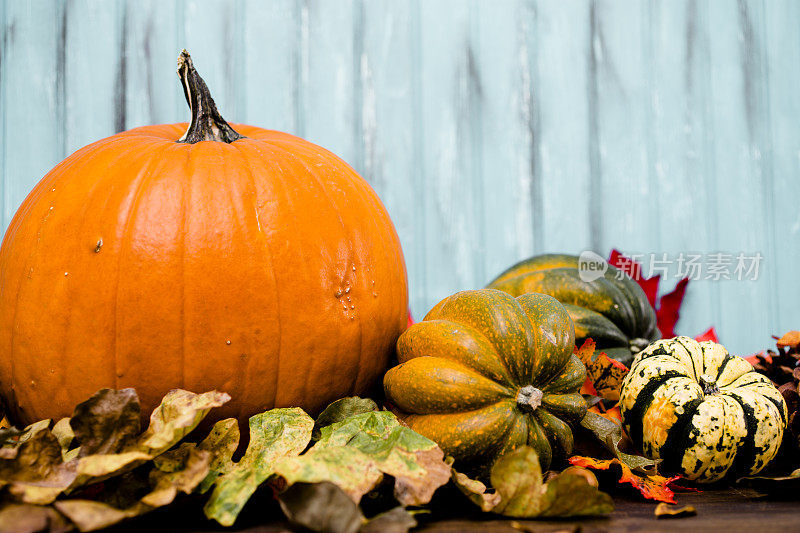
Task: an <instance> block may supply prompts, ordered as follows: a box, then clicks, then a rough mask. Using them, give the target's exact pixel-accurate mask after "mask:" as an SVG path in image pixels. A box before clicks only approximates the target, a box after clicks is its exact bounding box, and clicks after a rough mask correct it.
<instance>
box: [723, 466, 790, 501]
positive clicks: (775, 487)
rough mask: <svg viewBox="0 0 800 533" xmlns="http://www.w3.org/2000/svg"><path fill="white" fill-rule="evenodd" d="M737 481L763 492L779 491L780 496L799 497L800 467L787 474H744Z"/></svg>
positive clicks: (772, 492) (773, 492)
mask: <svg viewBox="0 0 800 533" xmlns="http://www.w3.org/2000/svg"><path fill="white" fill-rule="evenodd" d="M737 483H741V484H744V485H747V486H749V487H752V488H753V489H755V490H757V491H758V492H763V493H765V494H775V493H780V494H781V496H795V497H798V498H800V468H798V469H797V470H795V471H794V472H792V473H791V474H789V475H788V476H746V477H742V478H739V479H738V480H737Z"/></svg>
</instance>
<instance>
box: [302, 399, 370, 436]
mask: <svg viewBox="0 0 800 533" xmlns="http://www.w3.org/2000/svg"><path fill="white" fill-rule="evenodd" d="M377 410H378V404H376V403H375V402H374V401H372V400H370V399H369V398H359V397H358V396H352V397H349V398H342V399H340V400H336V401H335V402H333V403H332V404H330V405H329V406H328V407H326V408H325V409H324V410H323V411H322V413H320V415H319V416H318V417H317V421H316V422H315V423H314V431H313V433H312V434H311V438H312V439H314V440H319V439H320V437H321V436H322V434H321V430H322V428H324V427H325V426H330V425H331V424H335V423H337V422H342V421H344V420H346V419H348V418H350V417H351V416H353V415H358V414H361V413H369V412H371V411H377Z"/></svg>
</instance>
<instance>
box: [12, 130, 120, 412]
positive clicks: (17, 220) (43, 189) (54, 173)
mask: <svg viewBox="0 0 800 533" xmlns="http://www.w3.org/2000/svg"><path fill="white" fill-rule="evenodd" d="M111 139H113V137H111V138H108V139H103V140H100V141H96V142H94V143H92V144H90V145H88V146H85V147H83V148H81V149H79V150H77V151H76V152H75V154H77V153H78V152H82V153H81V154H80V155H77V156H76V157H75V159H73V160H69V159H68V160H65V161H62V162H61V163H59V164H58V165H56V167H54V168H53V169H52V170H50V172H48V173H47V175H46V176H45V178H44V179H43V180H42V181H41V182H40V183H39V184H37V185H36V187H34V189H33V191H31V193H30V194H29V195H28V196H27V197H26V198H25V199H24V200H23V202H22V205H21V206H20V208H19V210H18V211H17V212H16V213H15V214H14V217H13V218H12V220H11V223H10V224H9V228H8V230H7V231H6V234H5V236H4V238H3V244H4V245H6V246H7V245H10V243H11V242H13V241H14V239H15V238H16V236H17V231H18V229H19V228H20V226H21V225H22V223H23V221H24V220H25V219H26V218H27V215H28V214H29V213H30V211H31V210H32V209H33V208H34V207H36V206H37V205H38V201H39V200H40V199H41V197H42V196H43V195H44V194H45V193H47V191H49V190H51V189H52V185H53V183H54V182H55V181H56V179H57V178H58V177H59V173H60V172H61V171H66V170H69V169H72V168H73V167H75V166H77V165H79V164H84V165H85V164H87V161H86V159H87V158H88V156H92V155H94V154H95V153H96V152H97V151H99V150H100V149H101V148H103V147H105V146H106V145H107V144H111ZM46 220H47V217H46V216H45V218H43V219H42V220H41V222H40V224H39V225H38V230H37V233H41V231H42V229H43V228H44V223H45V221H46ZM37 252H38V246H36V247H31V250H30V252H29V254H28V257H27V259H26V261H25V263H26V265H29V264H30V263H31V262H32V259H33V257H34V256H35V255H36V253H37ZM4 263H5V261H4ZM3 266H4V267H5V265H3ZM3 270H5V268H4V269H3ZM26 270H27V267H26ZM7 275H8V274H4V275H3V277H4V278H5V276H7ZM24 281H25V274H24V273H20V276H19V281H18V282H17V286H16V291H15V293H14V294H16V297H15V301H14V307H13V312H12V313H11V324H12V326H11V328H10V335H9V351H8V352H7V353H9V354H11V353H13V348H14V341H15V337H16V332H17V330H18V327H17V314H18V310H19V302H20V296H21V294H20V293H21V291H22V284H23V283H24ZM3 289H5V283H3ZM2 359H6V358H2ZM7 359H8V361H9V365H8V370H9V372H8V383H9V387H10V389H11V390H12V394H11V395H10V396H13V397H17V390H18V388H17V383H16V379H15V375H16V373H15V370H16V369H15V364H14V357H8V358H7ZM3 396H5V394H4V395H3ZM4 400H5V403H6V404H8V405H7V406H8V407H13V406H14V405H15V404H17V402H16V401H12V398H10V397H9V398H5V399H4ZM14 411H15V409H12V410H11V411H9V412H8V414H9V415H10V416H11V418H16V417H18V416H19V413H18V412H14ZM12 421H14V420H12Z"/></svg>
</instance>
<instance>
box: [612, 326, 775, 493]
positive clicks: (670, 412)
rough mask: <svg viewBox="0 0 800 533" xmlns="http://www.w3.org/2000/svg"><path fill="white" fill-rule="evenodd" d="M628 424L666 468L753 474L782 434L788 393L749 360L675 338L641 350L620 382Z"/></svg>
mask: <svg viewBox="0 0 800 533" xmlns="http://www.w3.org/2000/svg"><path fill="white" fill-rule="evenodd" d="M620 409H621V412H622V420H623V423H624V424H625V429H626V430H627V432H628V434H629V435H630V437H631V439H632V440H633V442H634V443H635V444H636V445H637V446H639V447H640V449H641V450H642V451H643V452H644V454H645V455H646V456H648V457H650V458H653V459H662V463H661V465H660V467H659V468H660V470H662V471H663V472H665V473H678V474H681V475H682V476H684V477H686V478H687V479H691V480H695V481H698V482H701V483H711V482H714V481H718V480H720V479H722V478H723V477H725V476H726V475H728V474H731V475H733V476H745V475H752V474H755V473H757V472H759V471H760V470H761V469H762V468H764V467H765V466H766V465H767V463H769V462H770V461H771V460H772V458H773V457H775V454H776V453H778V448H779V447H780V445H781V439H782V438H783V430H784V427H785V426H786V418H787V410H786V404H785V402H784V401H783V396H781V394H780V392H778V390H777V389H776V388H775V386H774V385H773V384H772V382H771V381H770V380H769V379H768V378H767V377H766V376H763V375H761V374H759V373H758V372H756V371H754V370H753V366H752V365H751V364H750V363H748V362H747V361H746V360H745V359H743V358H741V357H737V356H735V355H730V354H728V352H727V350H725V348H724V347H723V346H722V345H720V344H716V343H714V342H710V341H707V342H697V341H695V340H694V339H691V338H689V337H676V338H674V339H663V340H659V341H656V342H654V343H653V344H651V345H650V346H648V347H647V348H646V349H644V350H643V351H641V352H640V353H639V354H637V356H636V358H635V359H634V361H633V363H632V365H631V369H630V372H628V374H627V376H626V377H625V380H624V381H623V383H622V390H621V393H620Z"/></svg>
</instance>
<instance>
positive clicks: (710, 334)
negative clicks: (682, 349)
mask: <svg viewBox="0 0 800 533" xmlns="http://www.w3.org/2000/svg"><path fill="white" fill-rule="evenodd" d="M694 340H696V341H697V342H703V341H711V342H719V338H718V337H717V331H716V330H715V329H714V328H713V327H712V328H708V329H707V330H705V331H704V332H703V333H701V334H700V335H698V336H697V337H695V338H694Z"/></svg>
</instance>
